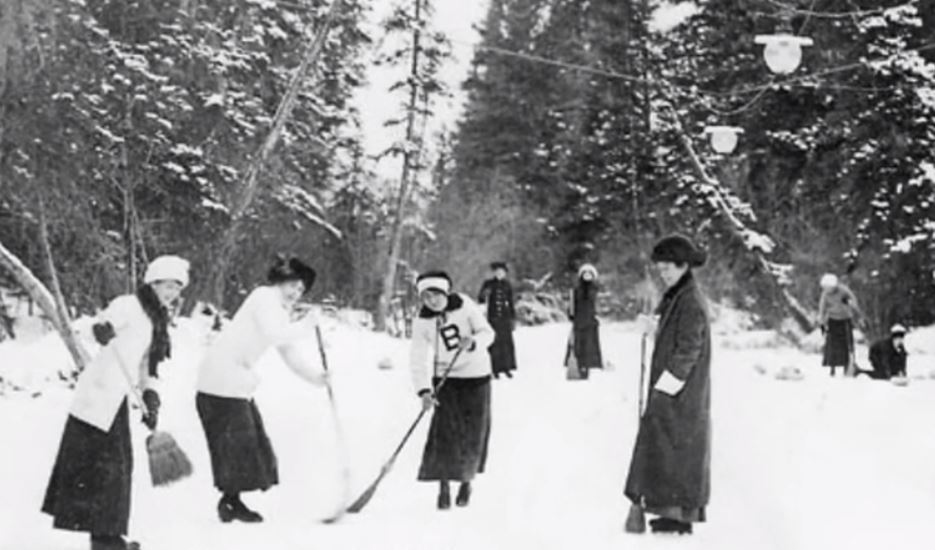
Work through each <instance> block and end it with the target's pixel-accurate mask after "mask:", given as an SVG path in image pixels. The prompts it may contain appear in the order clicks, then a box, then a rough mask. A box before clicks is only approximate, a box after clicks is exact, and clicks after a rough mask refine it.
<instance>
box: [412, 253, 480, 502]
mask: <svg viewBox="0 0 935 550" xmlns="http://www.w3.org/2000/svg"><path fill="white" fill-rule="evenodd" d="M416 288H417V289H418V291H419V297H420V299H421V300H422V309H421V310H420V311H419V315H418V318H416V320H415V321H414V322H413V327H412V344H411V348H410V353H409V362H410V368H411V371H412V381H413V386H414V387H415V389H416V393H417V395H418V396H419V397H420V398H421V399H422V407H423V409H424V410H426V411H428V410H430V409H432V408H434V407H436V405H437V408H435V413H434V414H433V415H432V423H431V425H430V426H429V433H428V437H427V439H426V441H425V449H424V451H423V453H422V464H421V466H420V467H419V476H418V479H419V481H437V482H438V485H439V488H438V502H437V506H438V509H439V510H447V509H449V508H451V489H450V487H449V483H450V482H451V481H459V482H461V485H460V487H459V488H458V496H457V500H456V501H455V503H456V504H457V505H458V506H460V507H464V506H467V505H468V503H469V502H470V498H471V491H472V485H471V484H472V482H473V480H474V478H475V477H476V476H477V474H479V473H483V471H484V468H485V466H486V463H487V446H488V443H489V441H490V424H491V416H490V386H491V384H490V375H491V367H490V354H489V352H488V348H489V347H490V346H491V344H493V341H494V331H493V329H492V328H491V327H490V324H489V323H488V322H487V319H485V318H484V313H483V311H482V310H481V309H480V307H479V306H478V305H477V304H476V303H474V301H472V300H471V299H470V298H468V297H467V296H466V295H464V294H460V293H457V292H452V290H451V278H450V277H449V276H448V274H447V273H445V272H444V271H428V272H426V273H423V274H421V275H419V277H418V279H417V281H416ZM443 380H444V383H442V381H443ZM439 386H440V387H439Z"/></svg>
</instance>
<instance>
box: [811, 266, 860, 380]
mask: <svg viewBox="0 0 935 550" xmlns="http://www.w3.org/2000/svg"><path fill="white" fill-rule="evenodd" d="M820 284H821V300H820V302H819V305H818V318H819V322H820V324H821V330H822V333H823V334H824V335H825V350H824V358H823V361H822V364H823V365H824V366H826V367H830V368H831V376H834V375H835V371H836V369H837V368H838V367H841V370H842V371H843V372H844V374H845V375H847V376H852V375H854V374H855V373H854V324H855V322H856V321H857V320H859V319H860V316H861V313H860V308H859V307H858V306H857V298H856V297H855V296H854V293H853V292H851V289H849V288H848V287H847V286H846V285H845V284H844V283H842V282H841V281H840V280H839V279H838V277H837V276H836V275H834V274H831V273H826V274H825V275H824V276H822V278H821V282H820Z"/></svg>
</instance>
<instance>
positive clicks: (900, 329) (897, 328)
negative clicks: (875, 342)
mask: <svg viewBox="0 0 935 550" xmlns="http://www.w3.org/2000/svg"><path fill="white" fill-rule="evenodd" d="M906 332H907V331H906V327H904V326H902V325H900V324H899V323H896V324H895V325H893V326H892V327H890V336H905V335H906Z"/></svg>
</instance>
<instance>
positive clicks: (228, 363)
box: [198, 286, 316, 399]
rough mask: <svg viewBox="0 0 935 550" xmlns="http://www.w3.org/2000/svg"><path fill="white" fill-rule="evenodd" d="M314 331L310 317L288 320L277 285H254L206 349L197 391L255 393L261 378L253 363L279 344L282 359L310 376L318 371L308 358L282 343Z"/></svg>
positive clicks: (243, 395) (249, 395) (227, 394)
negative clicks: (310, 366)
mask: <svg viewBox="0 0 935 550" xmlns="http://www.w3.org/2000/svg"><path fill="white" fill-rule="evenodd" d="M314 334H315V324H314V318H313V317H310V316H309V317H307V318H305V319H302V320H301V321H298V322H292V321H291V320H290V315H289V309H288V308H287V307H286V306H285V304H284V303H283V301H282V297H281V295H280V293H279V290H277V289H276V288H275V287H271V286H260V287H257V288H256V289H254V291H253V292H251V293H250V295H249V296H247V299H246V300H244V303H243V305H241V306H240V309H239V310H237V314H236V315H234V318H233V319H232V320H231V321H230V323H228V324H227V325H225V326H224V328H223V329H222V330H221V334H220V335H219V336H218V337H217V338H216V339H215V340H214V342H213V343H212V344H211V347H210V349H208V351H207V353H206V354H205V357H204V359H203V360H202V362H201V369H200V371H199V375H198V391H200V392H203V393H207V394H211V395H217V396H219V397H233V398H237V399H251V398H253V394H254V392H255V391H256V388H257V386H259V384H260V375H259V373H258V372H257V363H258V362H259V359H260V357H262V356H263V354H264V353H266V351H267V350H269V349H270V348H271V347H277V348H279V351H280V353H282V355H283V359H284V360H285V363H286V364H287V365H288V366H289V367H290V368H291V369H292V370H293V371H295V372H296V374H298V375H299V376H301V377H302V378H304V379H306V380H309V381H314V380H315V379H316V374H315V373H314V372H313V371H312V370H311V369H310V368H309V365H308V363H309V362H308V361H306V360H304V358H303V357H302V356H301V354H298V353H293V352H294V351H296V350H293V349H291V348H290V347H289V346H286V344H288V343H289V342H292V341H295V340H299V339H301V338H308V337H312V336H314Z"/></svg>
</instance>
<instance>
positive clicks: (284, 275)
mask: <svg viewBox="0 0 935 550" xmlns="http://www.w3.org/2000/svg"><path fill="white" fill-rule="evenodd" d="M317 276H318V274H317V273H316V272H315V270H314V269H313V268H312V267H311V266H310V265H308V264H306V263H305V262H303V261H302V260H300V259H298V258H295V257H292V258H286V257H284V256H277V257H276V259H275V260H274V261H273V267H271V268H270V269H269V272H268V273H267V274H266V280H267V281H269V283H270V284H274V285H276V284H279V283H285V282H288V281H302V284H304V285H305V292H308V291H309V290H311V289H312V285H314V284H315V278H316V277H317Z"/></svg>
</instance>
